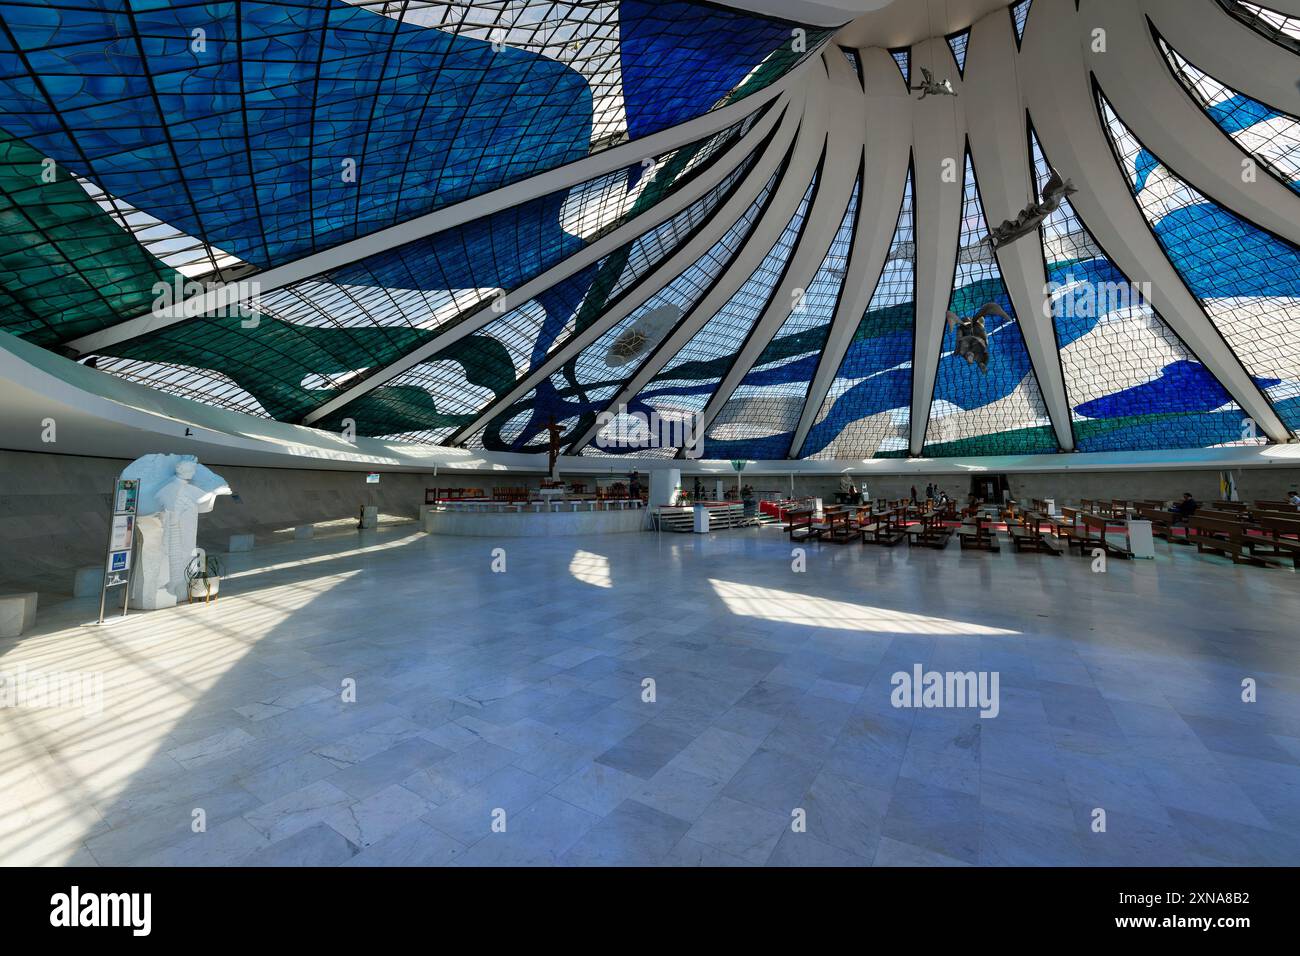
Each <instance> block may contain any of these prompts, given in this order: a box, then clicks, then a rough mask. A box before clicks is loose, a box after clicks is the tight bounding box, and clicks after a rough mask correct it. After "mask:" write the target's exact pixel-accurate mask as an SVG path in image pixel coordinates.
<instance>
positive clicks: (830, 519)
mask: <svg viewBox="0 0 1300 956" xmlns="http://www.w3.org/2000/svg"><path fill="white" fill-rule="evenodd" d="M824 513H825V516H826V517H825V530H824V532H823V538H824V539H825V540H826V541H833V542H835V543H836V544H848V543H849V542H850V541H852V540H853V539H854V538H857V539H858V540H861V539H862V532H861V530H858V529H855V528H853V527H852V525H851V524H850V523H849V518H850V513H849V512H848V511H846V510H845V509H843V508H827V509H826V511H825V512H824Z"/></svg>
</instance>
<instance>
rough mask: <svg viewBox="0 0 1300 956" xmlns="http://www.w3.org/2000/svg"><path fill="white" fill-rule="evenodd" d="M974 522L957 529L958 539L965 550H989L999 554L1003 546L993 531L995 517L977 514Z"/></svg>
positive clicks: (991, 552)
mask: <svg viewBox="0 0 1300 956" xmlns="http://www.w3.org/2000/svg"><path fill="white" fill-rule="evenodd" d="M972 521H973V523H972V524H964V525H962V526H961V527H960V528H958V529H957V540H958V541H960V542H961V549H962V550H963V551H988V552H989V553H990V554H997V553H998V552H999V551H1001V550H1002V548H1001V547H1000V546H999V545H998V538H997V535H996V534H995V533H994V532H993V525H994V524H995V523H996V519H994V518H986V517H984V516H983V515H976V516H975V517H974V519H972Z"/></svg>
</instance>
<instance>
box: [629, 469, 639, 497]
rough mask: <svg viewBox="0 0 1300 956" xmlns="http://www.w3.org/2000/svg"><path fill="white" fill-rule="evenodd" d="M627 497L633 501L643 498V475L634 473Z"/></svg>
mask: <svg viewBox="0 0 1300 956" xmlns="http://www.w3.org/2000/svg"><path fill="white" fill-rule="evenodd" d="M627 496H628V497H629V498H631V499H633V500H636V499H638V498H640V497H641V475H640V473H639V472H635V471H634V472H632V477H631V478H629V479H628V482H627Z"/></svg>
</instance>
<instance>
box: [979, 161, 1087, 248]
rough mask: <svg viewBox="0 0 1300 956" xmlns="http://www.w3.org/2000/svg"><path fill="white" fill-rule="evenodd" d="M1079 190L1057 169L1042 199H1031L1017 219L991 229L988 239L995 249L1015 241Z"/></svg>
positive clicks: (1006, 221)
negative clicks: (1062, 176)
mask: <svg viewBox="0 0 1300 956" xmlns="http://www.w3.org/2000/svg"><path fill="white" fill-rule="evenodd" d="M1078 191H1079V190H1077V189H1075V188H1074V183H1072V182H1070V180H1068V179H1062V178H1061V176H1060V174H1059V173H1058V172H1056V170H1052V175H1051V176H1050V177H1049V178H1048V180H1047V182H1046V183H1045V184H1044V185H1043V197H1042V199H1041V200H1037V201H1031V202H1030V203H1029V204H1028V205H1027V206H1025V208H1024V209H1022V210H1020V214H1019V215H1018V216H1016V218H1015V219H1004V220H1002V224H1001V225H999V226H994V227H993V228H992V229H990V230H989V235H988V241H989V244H990V245H991V246H993V248H994V249H1000V248H1002V247H1003V246H1005V245H1006V244H1007V243H1009V242H1015V241H1016V240H1017V239H1019V238H1020V237H1021V236H1026V235H1028V234H1029V233H1031V232H1033V231H1034V230H1035V229H1037V228H1038V227H1039V226H1040V225H1042V222H1043V220H1044V219H1046V218H1047V217H1048V216H1050V215H1051V214H1052V213H1054V212H1056V210H1058V209H1060V208H1061V201H1062V200H1063V199H1065V197H1067V196H1073V195H1074V194H1075V193H1077V192H1078Z"/></svg>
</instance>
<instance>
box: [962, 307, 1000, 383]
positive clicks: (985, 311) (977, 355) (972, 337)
mask: <svg viewBox="0 0 1300 956" xmlns="http://www.w3.org/2000/svg"><path fill="white" fill-rule="evenodd" d="M986 315H996V316H997V317H998V318H1000V319H1003V320H1004V321H1007V322H1010V321H1011V316H1009V315H1007V313H1006V310H1005V309H1003V308H1002V306H1000V305H998V304H997V303H996V302H985V303H984V304H983V305H982V306H980V310H979V311H978V312H976V313H975V314H974V315H972V316H971V317H970V318H969V319H962V318H961V317H959V316H958V315H957V313H956V312H951V311H950V312H949V313H948V328H950V329H956V330H957V348H956V349H955V352H956V354H957V355H960V356H961V357H962V358H964V359H965V360H966V364H967V365H978V366H979V367H980V371H981V372H983V373H984V374H986V375H987V374H988V371H989V333H988V330H987V329H985V328H984V317H985V316H986Z"/></svg>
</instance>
